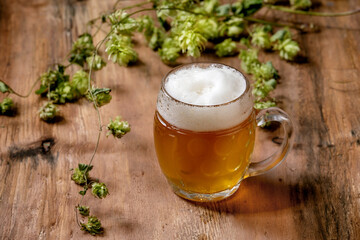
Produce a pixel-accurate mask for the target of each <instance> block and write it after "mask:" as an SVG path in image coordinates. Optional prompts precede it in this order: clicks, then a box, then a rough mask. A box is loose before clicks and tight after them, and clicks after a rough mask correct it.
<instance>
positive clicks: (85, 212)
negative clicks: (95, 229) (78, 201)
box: [77, 206, 90, 216]
mask: <svg viewBox="0 0 360 240" xmlns="http://www.w3.org/2000/svg"><path fill="white" fill-rule="evenodd" d="M77 209H78V210H79V213H80V214H81V215H83V216H89V214H90V208H89V207H88V206H78V207H77Z"/></svg>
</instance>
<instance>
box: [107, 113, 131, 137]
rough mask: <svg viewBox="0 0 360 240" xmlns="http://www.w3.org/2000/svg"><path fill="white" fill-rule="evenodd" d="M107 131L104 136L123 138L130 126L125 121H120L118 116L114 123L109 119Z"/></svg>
mask: <svg viewBox="0 0 360 240" xmlns="http://www.w3.org/2000/svg"><path fill="white" fill-rule="evenodd" d="M107 129H108V130H109V132H108V133H107V134H106V136H109V135H110V134H111V135H113V136H114V137H116V138H121V137H123V136H124V135H125V134H126V133H128V132H130V130H131V128H130V124H129V123H128V122H127V121H121V117H120V116H117V117H116V118H115V120H114V121H113V120H111V119H110V123H109V124H108V125H107Z"/></svg>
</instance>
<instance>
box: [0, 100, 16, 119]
mask: <svg viewBox="0 0 360 240" xmlns="http://www.w3.org/2000/svg"><path fill="white" fill-rule="evenodd" d="M13 109H14V102H13V100H12V99H11V98H9V97H6V98H4V99H3V101H2V102H0V113H1V114H2V115H8V114H10V113H11V112H12V111H13Z"/></svg>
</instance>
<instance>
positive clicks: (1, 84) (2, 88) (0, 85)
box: [0, 80, 12, 93]
mask: <svg viewBox="0 0 360 240" xmlns="http://www.w3.org/2000/svg"><path fill="white" fill-rule="evenodd" d="M0 92H2V93H7V92H10V93H11V92H12V90H11V88H10V87H9V86H8V85H7V84H6V83H4V82H3V81H1V80H0Z"/></svg>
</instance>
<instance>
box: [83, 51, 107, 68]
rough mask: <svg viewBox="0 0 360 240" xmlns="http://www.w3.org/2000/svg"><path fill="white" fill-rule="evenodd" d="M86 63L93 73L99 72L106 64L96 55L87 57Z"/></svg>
mask: <svg viewBox="0 0 360 240" xmlns="http://www.w3.org/2000/svg"><path fill="white" fill-rule="evenodd" d="M86 63H87V64H88V66H89V67H90V66H91V68H92V69H93V70H95V71H97V70H101V69H102V68H103V67H105V66H106V62H105V61H104V60H103V59H102V57H101V56H100V55H98V54H96V55H95V56H90V57H87V58H86Z"/></svg>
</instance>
